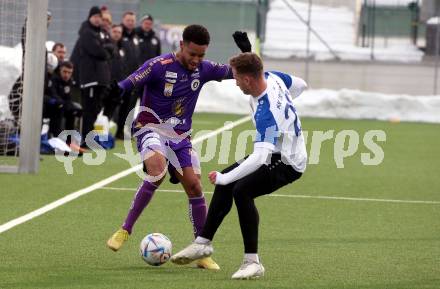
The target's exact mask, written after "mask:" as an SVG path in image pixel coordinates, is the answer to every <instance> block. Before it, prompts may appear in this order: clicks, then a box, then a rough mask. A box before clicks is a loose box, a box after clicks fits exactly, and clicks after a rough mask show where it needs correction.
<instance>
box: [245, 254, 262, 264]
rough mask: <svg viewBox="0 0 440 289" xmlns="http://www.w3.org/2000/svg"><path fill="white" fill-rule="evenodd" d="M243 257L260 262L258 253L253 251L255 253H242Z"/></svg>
mask: <svg viewBox="0 0 440 289" xmlns="http://www.w3.org/2000/svg"><path fill="white" fill-rule="evenodd" d="M244 259H245V260H249V261H252V262H255V263H258V264H260V258H258V254H257V253H255V254H244Z"/></svg>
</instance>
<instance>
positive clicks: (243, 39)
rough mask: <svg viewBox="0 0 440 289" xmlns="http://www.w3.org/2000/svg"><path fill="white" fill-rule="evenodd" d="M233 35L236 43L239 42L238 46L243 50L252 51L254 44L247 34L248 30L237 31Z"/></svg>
mask: <svg viewBox="0 0 440 289" xmlns="http://www.w3.org/2000/svg"><path fill="white" fill-rule="evenodd" d="M232 37H233V38H234V41H235V44H237V46H238V48H240V50H241V52H251V51H252V45H251V42H250V41H249V38H248V36H247V33H246V32H243V31H235V32H234V34H232Z"/></svg>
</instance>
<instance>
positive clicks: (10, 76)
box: [0, 45, 22, 120]
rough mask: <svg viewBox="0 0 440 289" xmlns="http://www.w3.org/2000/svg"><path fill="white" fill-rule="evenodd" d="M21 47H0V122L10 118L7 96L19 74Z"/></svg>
mask: <svg viewBox="0 0 440 289" xmlns="http://www.w3.org/2000/svg"><path fill="white" fill-rule="evenodd" d="M21 58H22V51H21V45H17V46H16V47H6V46H0V120H4V119H5V118H10V117H11V116H12V115H11V112H10V111H9V106H8V95H9V92H10V91H11V89H12V86H13V85H14V83H15V81H16V80H17V78H18V77H19V76H20V73H21Z"/></svg>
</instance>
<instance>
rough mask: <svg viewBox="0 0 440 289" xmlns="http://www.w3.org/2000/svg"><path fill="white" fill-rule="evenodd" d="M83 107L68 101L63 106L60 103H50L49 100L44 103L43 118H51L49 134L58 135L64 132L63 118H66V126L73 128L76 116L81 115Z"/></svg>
mask: <svg viewBox="0 0 440 289" xmlns="http://www.w3.org/2000/svg"><path fill="white" fill-rule="evenodd" d="M81 115H82V109H81V106H79V104H77V103H75V102H72V101H66V102H65V103H64V105H63V106H61V107H60V106H59V104H50V103H48V102H47V101H45V102H44V104H43V118H49V119H50V123H49V135H50V136H51V137H57V136H58V135H59V134H60V133H61V132H62V126H61V124H62V120H63V118H64V120H65V122H64V128H65V129H67V130H73V129H74V124H75V118H76V117H81Z"/></svg>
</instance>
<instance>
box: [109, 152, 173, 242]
mask: <svg viewBox="0 0 440 289" xmlns="http://www.w3.org/2000/svg"><path fill="white" fill-rule="evenodd" d="M144 159H145V160H144V165H145V167H146V171H147V174H148V176H150V177H154V178H157V177H160V179H159V180H158V181H149V180H148V179H149V178H148V177H147V179H146V180H144V181H142V183H141V184H140V186H139V188H138V190H137V191H136V194H135V195H134V199H133V202H132V204H131V207H130V210H129V211H128V215H127V217H126V219H125V222H124V224H123V225H122V228H120V229H118V230H117V231H116V232H115V233H114V234H113V235H112V236H111V237H110V239H109V240H108V241H107V246H108V247H109V248H110V249H112V250H113V251H117V250H119V249H120V248H121V247H122V245H123V244H124V242H125V241H127V240H128V237H129V235H130V234H131V231H132V229H133V226H134V224H135V223H136V221H137V219H138V218H139V216H140V215H141V213H142V211H143V210H144V209H145V207H146V206H147V205H148V203H149V202H150V201H151V199H152V197H153V195H154V191H155V190H156V189H157V187H158V186H159V185H160V184H161V182H162V181H163V179H164V174H165V173H166V159H165V157H164V156H163V154H162V153H161V152H159V151H154V150H150V151H148V152H147V153H146V154H145V158H144Z"/></svg>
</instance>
